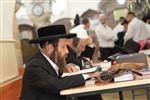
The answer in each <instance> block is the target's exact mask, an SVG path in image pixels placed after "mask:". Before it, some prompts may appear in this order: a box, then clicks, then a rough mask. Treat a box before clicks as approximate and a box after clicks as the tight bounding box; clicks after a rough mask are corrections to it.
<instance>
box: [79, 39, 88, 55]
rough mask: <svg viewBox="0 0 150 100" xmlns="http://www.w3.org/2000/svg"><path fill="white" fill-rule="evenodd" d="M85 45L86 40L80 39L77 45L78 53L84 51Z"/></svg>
mask: <svg viewBox="0 0 150 100" xmlns="http://www.w3.org/2000/svg"><path fill="white" fill-rule="evenodd" d="M86 45H87V40H86V39H81V40H80V41H79V43H78V50H77V51H78V52H79V53H81V52H83V51H84V50H85V46H86Z"/></svg>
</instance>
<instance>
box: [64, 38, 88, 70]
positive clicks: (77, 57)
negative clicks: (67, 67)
mask: <svg viewBox="0 0 150 100" xmlns="http://www.w3.org/2000/svg"><path fill="white" fill-rule="evenodd" d="M89 43H90V42H89V41H88V39H87V38H83V37H82V38H81V37H80V36H78V35H77V37H76V38H73V39H69V40H68V44H67V45H68V46H67V48H68V51H69V53H68V55H67V57H66V62H67V64H74V65H77V66H78V67H79V68H80V69H82V67H83V64H82V62H81V53H82V52H83V51H84V50H85V47H86V45H88V44H89Z"/></svg>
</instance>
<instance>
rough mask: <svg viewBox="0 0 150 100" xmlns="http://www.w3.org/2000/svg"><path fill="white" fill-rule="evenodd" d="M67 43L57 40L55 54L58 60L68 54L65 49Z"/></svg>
mask: <svg viewBox="0 0 150 100" xmlns="http://www.w3.org/2000/svg"><path fill="white" fill-rule="evenodd" d="M67 42H68V41H67V39H59V42H58V51H57V52H58V56H59V57H60V58H65V57H66V56H67V54H68V53H69V52H68V49H67Z"/></svg>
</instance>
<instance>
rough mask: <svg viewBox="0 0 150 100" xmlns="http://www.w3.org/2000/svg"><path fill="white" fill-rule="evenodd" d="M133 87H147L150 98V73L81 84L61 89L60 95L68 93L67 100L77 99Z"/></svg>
mask: <svg viewBox="0 0 150 100" xmlns="http://www.w3.org/2000/svg"><path fill="white" fill-rule="evenodd" d="M131 89H146V90H147V93H146V95H147V98H148V100H150V95H149V92H148V91H149V89H150V75H144V76H142V77H141V78H138V79H136V80H133V81H125V82H112V83H100V82H99V83H96V84H94V85H88V86H81V87H76V88H71V89H66V90H62V91H60V95H66V100H77V98H78V97H80V96H86V95H93V94H102V93H111V92H119V91H124V90H131Z"/></svg>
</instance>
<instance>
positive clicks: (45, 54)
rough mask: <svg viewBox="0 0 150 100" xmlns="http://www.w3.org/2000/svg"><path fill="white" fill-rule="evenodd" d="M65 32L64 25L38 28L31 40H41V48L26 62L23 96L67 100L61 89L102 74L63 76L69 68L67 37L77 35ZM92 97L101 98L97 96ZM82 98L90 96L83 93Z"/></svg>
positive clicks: (32, 99)
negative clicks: (66, 65) (66, 58)
mask: <svg viewBox="0 0 150 100" xmlns="http://www.w3.org/2000/svg"><path fill="white" fill-rule="evenodd" d="M65 33H66V30H65V27H64V25H53V26H46V27H42V28H40V29H38V33H37V34H38V38H37V39H32V40H30V43H38V44H39V45H40V50H39V51H38V52H37V54H35V55H34V56H33V57H32V58H31V59H30V60H29V61H28V63H27V64H26V67H25V72H24V75H23V80H22V92H21V97H20V100H65V96H61V95H60V94H59V92H60V90H63V89H67V88H72V87H76V86H81V85H84V84H85V80H86V79H87V78H93V77H99V76H100V73H98V72H95V73H90V74H80V75H73V76H69V77H60V76H59V73H63V72H64V71H65V70H66V68H67V67H65V57H66V55H67V54H68V49H67V46H66V45H67V43H66V42H67V38H73V37H75V36H76V34H65ZM88 97H89V98H90V99H92V100H98V99H96V97H95V96H88ZM79 100H87V99H84V97H83V98H82V97H81V98H80V99H79ZM88 100H89V99H88Z"/></svg>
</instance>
